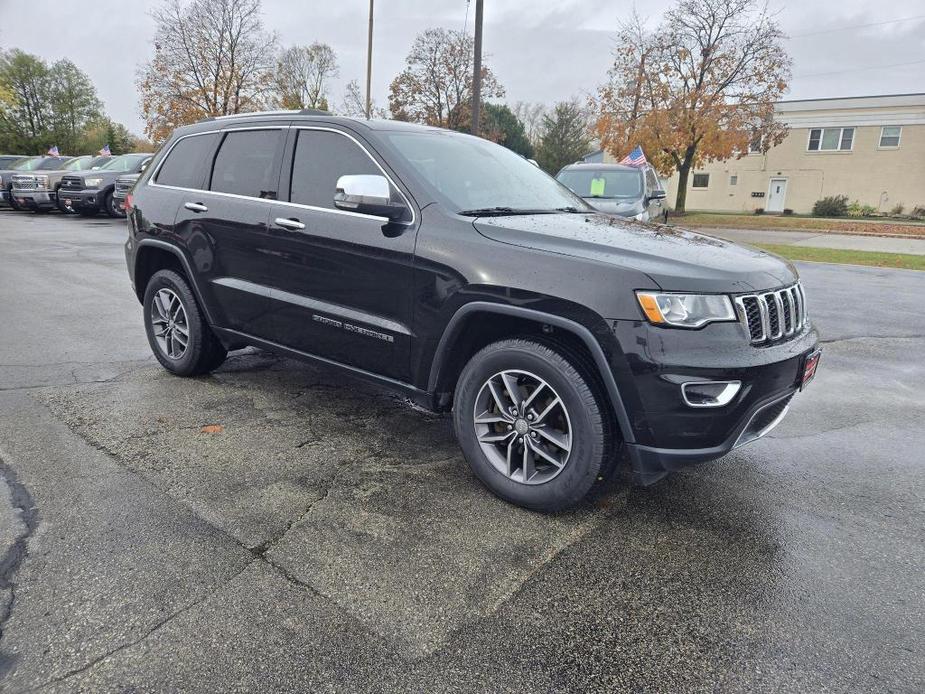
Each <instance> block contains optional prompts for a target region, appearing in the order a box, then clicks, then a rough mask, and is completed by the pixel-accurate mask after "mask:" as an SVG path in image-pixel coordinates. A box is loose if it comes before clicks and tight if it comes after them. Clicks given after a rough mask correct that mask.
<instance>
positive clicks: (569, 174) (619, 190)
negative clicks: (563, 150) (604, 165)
mask: <svg viewBox="0 0 925 694" xmlns="http://www.w3.org/2000/svg"><path fill="white" fill-rule="evenodd" d="M557 178H558V179H559V182H560V183H563V184H565V185H566V186H568V187H569V188H571V189H572V192H574V193H577V194H578V195H580V196H581V197H583V198H640V197H642V174H641V172H640V171H638V170H637V171H627V170H621V169H584V168H582V169H566V170H565V171H562V172H560V173H559V175H558V176H557Z"/></svg>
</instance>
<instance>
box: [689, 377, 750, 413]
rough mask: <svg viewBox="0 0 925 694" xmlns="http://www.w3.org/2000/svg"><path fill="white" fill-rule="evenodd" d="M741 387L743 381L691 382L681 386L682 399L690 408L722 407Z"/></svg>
mask: <svg viewBox="0 0 925 694" xmlns="http://www.w3.org/2000/svg"><path fill="white" fill-rule="evenodd" d="M741 387H742V382H741V381H689V382H688V383H682V384H681V397H682V398H684V402H685V404H687V405H688V406H689V407H722V406H723V405H728V404H729V403H730V402H732V399H733V398H734V397H735V396H736V394H737V393H738V392H739V389H740V388H741Z"/></svg>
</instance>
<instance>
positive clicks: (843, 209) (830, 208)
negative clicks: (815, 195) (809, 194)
mask: <svg viewBox="0 0 925 694" xmlns="http://www.w3.org/2000/svg"><path fill="white" fill-rule="evenodd" d="M847 214H848V196H847V195H830V196H829V197H827V198H822V199H821V200H816V204H815V205H813V216H814V217H844V216H846V215H847Z"/></svg>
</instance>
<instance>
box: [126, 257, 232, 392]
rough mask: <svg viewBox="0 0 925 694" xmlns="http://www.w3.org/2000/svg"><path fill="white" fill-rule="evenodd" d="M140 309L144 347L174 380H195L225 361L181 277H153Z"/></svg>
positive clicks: (171, 273)
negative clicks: (144, 340)
mask: <svg viewBox="0 0 925 694" xmlns="http://www.w3.org/2000/svg"><path fill="white" fill-rule="evenodd" d="M143 305H144V318H145V331H146V332H147V334H148V343H149V344H150V345H151V349H152V351H153V352H154V356H155V357H157V360H158V361H159V362H160V363H161V366H163V367H164V368H165V369H167V370H168V371H170V372H171V373H173V374H176V375H177V376H199V375H202V374H205V373H209V372H210V371H212V370H214V369H217V368H218V367H219V366H220V365H221V363H222V362H223V361H225V357H226V356H227V351H226V350H225V348H224V347H223V346H222V344H221V343H220V342H219V341H218V338H217V337H215V334H214V333H213V332H212V330H211V328H209V326H208V324H207V323H206V321H205V318H204V317H203V315H202V311H200V309H199V304H197V303H196V298H195V296H193V292H192V290H191V289H190V286H189V284H188V283H187V281H186V280H185V279H184V278H183V277H182V276H180V275H179V274H177V273H176V272H174V271H173V270H159V271H158V272H156V273H154V275H153V276H152V277H151V280H150V281H149V282H148V286H147V288H146V289H145V297H144V304H143Z"/></svg>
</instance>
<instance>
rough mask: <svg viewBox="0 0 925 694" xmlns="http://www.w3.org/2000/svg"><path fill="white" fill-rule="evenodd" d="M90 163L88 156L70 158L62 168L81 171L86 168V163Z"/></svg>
mask: <svg viewBox="0 0 925 694" xmlns="http://www.w3.org/2000/svg"><path fill="white" fill-rule="evenodd" d="M89 163H90V157H77V158H76V159H71V161H69V162H68V163H67V164H65V165H64V166H63V167H62V168H63V169H64V170H65V171H83V170H84V169H86V168H87V165H88V164H89Z"/></svg>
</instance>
